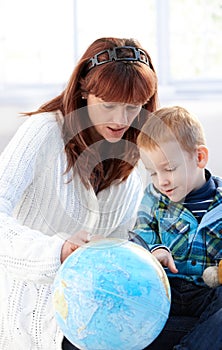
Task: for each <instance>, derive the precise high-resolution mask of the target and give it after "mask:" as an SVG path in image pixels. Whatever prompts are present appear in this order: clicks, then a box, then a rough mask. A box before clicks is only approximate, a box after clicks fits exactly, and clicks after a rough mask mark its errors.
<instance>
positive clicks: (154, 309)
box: [53, 238, 171, 350]
mask: <svg viewBox="0 0 222 350" xmlns="http://www.w3.org/2000/svg"><path fill="white" fill-rule="evenodd" d="M170 302H171V294H170V285H169V281H168V278H167V276H166V273H165V271H164V269H163V267H162V266H161V264H160V263H159V262H158V261H157V259H156V258H155V257H154V256H153V255H152V254H151V253H150V252H149V251H148V250H146V249H145V248H143V247H141V246H139V245H137V244H135V243H133V242H129V241H127V240H123V239H114V238H113V239H112V238H107V239H101V240H97V241H92V242H90V243H87V244H85V245H84V246H82V247H80V248H78V249H77V250H75V252H73V253H72V254H71V255H70V256H69V257H68V258H67V259H66V260H65V261H64V263H63V264H62V265H61V267H60V269H59V271H58V273H57V275H56V278H55V281H54V285H53V305H54V309H55V317H56V320H57V323H58V325H59V327H60V329H61V330H62V332H63V334H64V335H65V336H66V338H67V339H69V341H70V342H71V343H72V344H74V345H75V346H76V347H78V348H79V349H84V350H95V349H96V350H116V349H118V350H126V349H127V350H142V349H144V348H145V347H147V346H148V345H149V344H150V343H152V341H153V340H154V339H155V338H156V337H157V336H158V335H159V333H160V332H161V330H162V329H163V327H164V325H165V323H166V321H167V318H168V315H169V310H170Z"/></svg>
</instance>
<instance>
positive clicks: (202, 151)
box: [197, 145, 208, 169]
mask: <svg viewBox="0 0 222 350" xmlns="http://www.w3.org/2000/svg"><path fill="white" fill-rule="evenodd" d="M207 162H208V148H207V147H206V146H205V145H199V146H198V147H197V166H198V167H199V168H202V169H203V168H205V166H206V164H207Z"/></svg>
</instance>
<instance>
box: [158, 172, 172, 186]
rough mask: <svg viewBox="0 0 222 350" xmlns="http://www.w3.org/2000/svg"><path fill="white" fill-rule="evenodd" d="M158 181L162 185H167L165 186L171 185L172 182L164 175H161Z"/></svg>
mask: <svg viewBox="0 0 222 350" xmlns="http://www.w3.org/2000/svg"><path fill="white" fill-rule="evenodd" d="M158 181H159V186H160V187H165V186H167V185H169V183H170V180H169V179H168V178H167V177H166V176H164V175H159V176H158Z"/></svg>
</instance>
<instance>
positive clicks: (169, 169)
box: [166, 167, 176, 171]
mask: <svg viewBox="0 0 222 350" xmlns="http://www.w3.org/2000/svg"><path fill="white" fill-rule="evenodd" d="M174 170H176V167H172V168H167V169H166V171H174Z"/></svg>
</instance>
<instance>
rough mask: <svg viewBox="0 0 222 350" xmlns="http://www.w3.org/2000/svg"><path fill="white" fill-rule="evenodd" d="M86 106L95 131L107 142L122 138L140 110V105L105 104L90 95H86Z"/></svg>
mask: <svg viewBox="0 0 222 350" xmlns="http://www.w3.org/2000/svg"><path fill="white" fill-rule="evenodd" d="M87 106H88V114H89V118H90V120H91V122H92V124H93V125H94V127H95V129H96V131H97V132H98V133H99V134H100V135H101V136H102V137H103V138H104V139H106V140H107V141H109V142H117V141H119V140H120V139H121V138H122V137H123V135H124V133H125V132H126V131H127V130H128V129H129V127H130V125H131V124H132V122H133V121H134V119H135V118H136V117H137V116H138V114H139V112H140V111H141V108H142V105H131V104H125V103H118V102H105V101H103V100H102V99H101V98H98V97H96V96H95V95H92V94H89V95H88V98H87Z"/></svg>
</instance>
